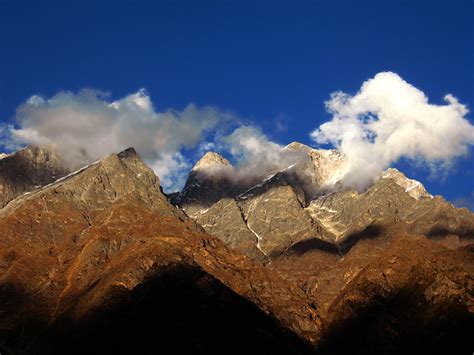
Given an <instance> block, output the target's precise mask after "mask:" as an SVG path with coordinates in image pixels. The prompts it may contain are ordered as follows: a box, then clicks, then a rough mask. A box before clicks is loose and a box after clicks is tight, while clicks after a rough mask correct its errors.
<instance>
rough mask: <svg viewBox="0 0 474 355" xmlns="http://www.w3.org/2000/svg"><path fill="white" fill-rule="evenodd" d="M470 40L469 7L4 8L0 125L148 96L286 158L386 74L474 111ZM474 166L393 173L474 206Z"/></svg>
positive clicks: (202, 4) (473, 18)
mask: <svg viewBox="0 0 474 355" xmlns="http://www.w3.org/2000/svg"><path fill="white" fill-rule="evenodd" d="M473 26H474V2H473V1H456V0H455V1H449V2H447V1H391V2H383V1H360V2H357V6H355V5H354V2H352V1H154V2H152V1H149V2H141V1H133V2H132V1H123V2H120V3H119V2H108V1H100V2H98V1H96V2H89V1H80V2H79V1H76V2H65V1H61V2H59V1H58V2H55V1H41V2H39V1H31V2H20V1H3V0H0V45H1V47H0V48H1V55H0V121H2V122H4V123H12V122H13V121H14V117H15V111H16V109H17V107H18V106H19V105H20V104H22V103H23V102H25V100H26V99H27V98H29V97H30V96H32V95H34V94H40V95H42V96H44V97H51V96H53V95H54V94H56V93H57V92H59V91H63V90H67V91H72V92H77V91H79V90H80V89H83V88H93V89H98V90H102V91H106V92H109V93H110V94H111V97H112V98H122V97H124V96H126V95H128V94H130V93H133V92H136V91H137V90H138V89H140V88H146V90H147V92H148V94H149V95H150V98H151V100H152V101H153V104H154V106H155V107H156V108H157V109H159V110H166V109H168V108H176V109H183V108H184V107H186V105H188V104H189V103H195V104H196V105H198V106H205V105H212V106H215V107H218V108H220V109H222V110H228V111H231V112H234V113H235V114H236V115H238V116H239V117H244V118H245V119H246V120H247V121H248V122H252V123H254V124H255V125H258V126H260V127H261V128H262V130H263V132H264V133H265V134H266V135H267V136H268V137H270V138H271V139H272V140H274V141H276V142H279V143H281V144H286V143H289V142H291V141H294V140H298V141H301V142H303V143H307V144H314V142H313V141H312V140H311V139H310V136H309V134H310V132H311V131H313V130H314V129H315V128H317V127H318V126H319V125H320V124H321V123H323V122H325V121H328V120H330V119H331V115H330V114H329V113H328V112H327V111H326V109H325V106H324V102H325V101H327V100H328V99H329V96H330V94H331V93H332V92H335V91H337V90H342V91H344V92H347V93H350V94H355V93H356V92H357V90H359V88H360V86H361V84H362V83H363V82H364V81H366V80H367V79H369V78H372V77H373V76H374V75H375V74H377V73H378V72H382V71H393V72H396V73H398V74H399V75H400V76H401V77H402V78H403V79H405V80H406V81H407V82H409V83H410V84H412V85H414V86H415V87H417V88H418V89H420V90H422V91H423V92H424V93H425V94H426V95H427V96H428V97H429V100H430V103H435V104H441V103H442V102H443V101H442V99H443V96H444V95H446V94H447V93H452V94H453V95H454V96H456V97H457V98H458V99H459V101H460V102H461V103H463V104H465V105H467V106H468V107H471V106H472V103H473V102H474V90H473V89H474V88H473V85H474V84H473V83H474V80H473V79H474V70H473V69H474V68H473V63H474V50H473V44H474V41H473V39H474V38H473V37H474V27H473ZM467 118H468V119H469V120H470V121H471V122H473V119H472V113H469V114H468V115H467ZM275 122H278V124H276V123H275ZM471 150H472V149H471ZM473 163H474V159H473V157H472V154H471V155H470V156H469V157H468V158H463V159H460V160H459V161H458V162H457V164H455V166H454V167H453V168H452V169H451V170H450V173H449V175H448V177H447V178H445V179H441V178H439V176H438V177H434V178H433V177H430V176H429V175H430V171H429V170H428V169H424V168H419V167H416V168H414V167H413V166H412V165H409V164H407V163H406V162H404V161H402V162H401V163H399V164H398V166H399V167H401V168H402V169H403V170H404V171H405V172H406V173H407V174H408V175H411V176H413V177H415V178H417V179H419V180H421V181H422V182H423V183H424V184H425V185H426V186H427V188H428V190H430V192H432V193H433V194H442V195H444V196H445V197H446V198H448V199H450V200H452V201H454V200H456V199H458V198H466V199H469V198H470V199H473V195H472V194H473V183H472V180H473V178H474V164H473Z"/></svg>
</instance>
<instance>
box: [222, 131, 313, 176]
mask: <svg viewBox="0 0 474 355" xmlns="http://www.w3.org/2000/svg"><path fill="white" fill-rule="evenodd" d="M218 146H219V147H220V149H221V150H224V151H227V152H228V153H229V154H230V155H231V156H232V157H233V159H234V160H235V162H236V166H235V169H234V170H233V171H232V176H230V178H231V179H233V180H237V181H239V180H240V181H244V180H253V179H260V178H262V177H266V176H267V175H268V174H270V173H272V172H276V171H279V170H282V169H285V168H287V167H288V166H290V165H292V164H294V163H296V162H297V161H299V160H300V159H304V158H305V156H304V154H302V153H301V152H297V151H294V150H287V149H285V147H284V146H282V145H280V144H278V143H275V142H273V141H271V140H270V139H269V138H268V137H267V136H266V135H265V134H263V133H262V131H261V130H260V129H259V128H257V127H254V126H241V127H239V128H237V129H235V130H234V131H233V132H232V133H231V134H229V135H227V136H224V137H220V138H219V139H218ZM226 171H227V170H226Z"/></svg>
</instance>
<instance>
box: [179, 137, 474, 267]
mask: <svg viewBox="0 0 474 355" xmlns="http://www.w3.org/2000/svg"><path fill="white" fill-rule="evenodd" d="M285 149H293V150H297V151H299V152H303V153H305V154H306V158H304V159H300V160H298V161H295V163H294V164H293V165H291V166H289V167H287V168H285V169H283V170H281V171H277V172H269V175H268V176H267V177H266V178H265V179H263V180H262V181H257V182H255V181H253V182H252V183H251V184H249V182H248V181H243V182H242V184H241V185H239V184H238V183H235V182H231V181H229V180H226V179H225V178H224V176H226V175H225V174H216V173H215V172H216V171H219V169H233V167H232V166H231V165H230V163H229V162H228V161H227V160H226V159H224V158H223V157H221V156H219V155H218V154H216V153H207V154H206V155H205V156H204V157H203V159H201V161H200V162H198V163H197V164H196V167H195V168H193V170H192V171H191V173H190V176H189V179H188V182H187V184H186V187H185V188H184V190H183V191H182V193H181V194H180V195H179V197H178V199H177V200H176V203H177V204H179V205H180V207H181V208H183V209H184V210H185V212H186V213H187V214H188V215H189V216H190V217H191V218H193V219H194V220H195V221H196V222H198V223H200V224H201V225H202V226H203V228H204V229H205V230H206V231H207V232H208V233H210V234H211V235H214V236H216V237H218V238H220V239H221V240H223V241H224V242H226V243H227V244H228V245H229V246H231V247H232V248H236V249H238V250H240V251H243V252H244V253H246V254H247V255H249V256H252V257H257V258H260V257H261V255H265V256H266V257H276V256H278V255H280V254H282V253H283V252H284V251H285V250H287V249H288V248H289V247H291V246H292V245H294V244H296V243H298V242H301V241H304V240H308V239H312V238H315V239H318V240H321V241H322V242H324V243H329V244H331V245H333V246H334V247H336V248H341V250H346V249H347V247H348V245H349V246H350V245H352V244H353V243H354V240H352V239H353V236H354V235H357V234H358V233H359V232H361V231H363V230H365V229H366V228H368V227H370V226H371V225H374V224H393V223H399V222H402V223H406V224H407V225H408V228H409V229H408V230H409V232H411V233H413V234H424V235H427V236H428V237H430V238H434V239H436V240H437V241H439V242H442V243H445V244H449V245H451V246H452V247H454V246H460V245H464V244H466V243H467V242H469V240H472V239H473V238H474V215H473V214H472V213H470V212H469V211H468V210H466V209H457V208H455V207H454V206H453V205H451V204H450V203H448V202H446V201H445V200H444V199H443V198H441V197H439V196H437V197H433V196H431V195H430V194H429V193H428V192H427V191H426V189H425V188H424V187H423V185H422V184H421V183H419V182H418V181H416V180H412V179H408V178H407V177H406V176H405V175H404V174H403V173H401V172H400V171H398V170H396V169H388V170H387V171H385V172H384V173H383V174H382V175H381V176H380V178H379V179H378V181H376V182H375V183H374V184H373V185H372V186H371V187H369V189H368V190H367V191H365V192H363V193H359V192H357V191H353V190H348V189H345V188H342V186H340V184H339V181H340V179H341V178H342V176H343V174H344V172H345V162H344V156H343V155H342V154H341V153H339V152H337V151H335V150H315V149H312V148H310V147H308V146H305V145H303V144H301V143H297V142H294V143H291V144H289V145H288V146H287V147H286V148H285ZM208 172H209V173H208Z"/></svg>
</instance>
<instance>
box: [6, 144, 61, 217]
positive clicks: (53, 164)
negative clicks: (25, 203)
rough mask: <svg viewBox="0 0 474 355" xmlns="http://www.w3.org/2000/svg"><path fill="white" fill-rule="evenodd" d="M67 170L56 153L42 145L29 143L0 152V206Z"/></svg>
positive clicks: (52, 179) (45, 183)
mask: <svg viewBox="0 0 474 355" xmlns="http://www.w3.org/2000/svg"><path fill="white" fill-rule="evenodd" d="M69 172H70V170H69V168H68V167H67V166H66V164H64V162H62V161H61V159H60V158H59V156H58V155H57V154H56V153H54V152H53V151H51V150H49V149H47V148H45V147H36V146H29V147H27V148H24V149H22V150H20V151H18V152H16V153H13V154H3V153H2V155H0V208H2V207H4V206H5V205H6V204H7V203H8V202H9V201H11V200H13V199H14V198H15V197H17V196H18V195H21V194H22V193H25V192H29V191H31V190H33V189H35V188H39V187H41V186H44V185H47V184H49V183H51V182H53V181H54V180H57V179H59V178H61V177H63V176H65V175H67V174H68V173H69Z"/></svg>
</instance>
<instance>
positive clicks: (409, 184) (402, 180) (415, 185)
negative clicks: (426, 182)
mask: <svg viewBox="0 0 474 355" xmlns="http://www.w3.org/2000/svg"><path fill="white" fill-rule="evenodd" d="M381 178H382V179H392V180H393V181H395V183H396V184H397V185H399V186H401V187H403V188H404V189H405V192H406V193H408V194H409V195H410V196H411V197H413V198H414V199H416V200H419V199H420V198H424V197H429V198H432V197H433V196H432V195H431V194H429V193H428V191H426V189H425V187H424V186H423V184H422V183H421V182H419V181H417V180H413V179H409V178H407V177H406V176H405V174H403V173H402V172H401V171H399V170H397V169H395V168H389V169H387V170H385V171H384V172H383V173H382V175H381Z"/></svg>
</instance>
